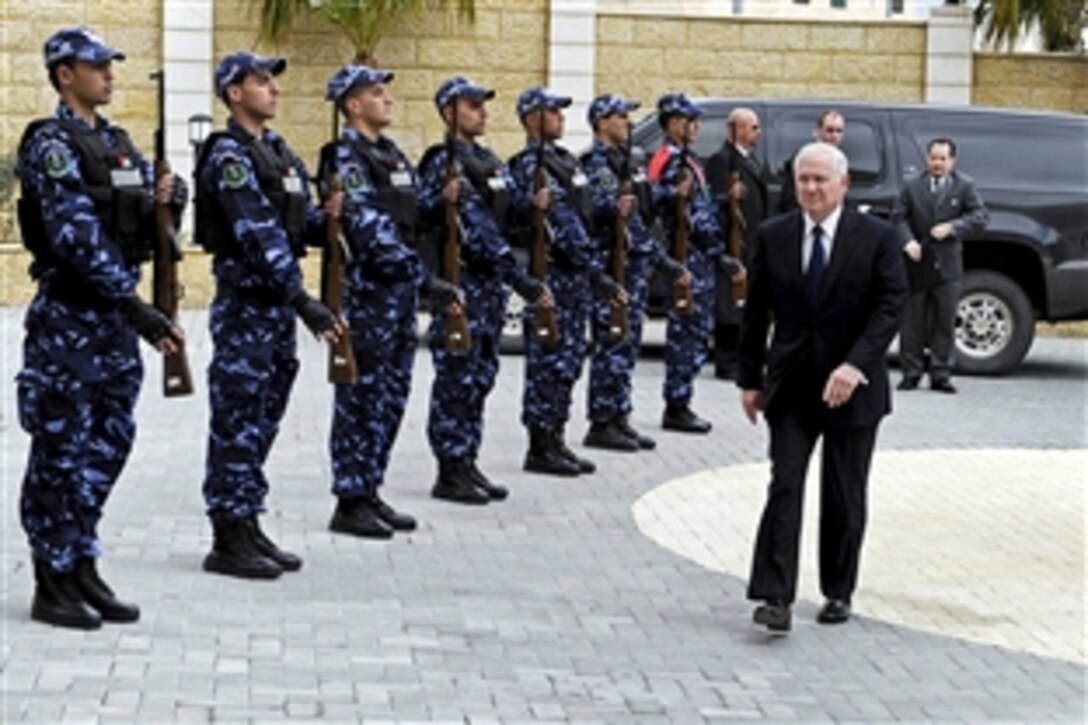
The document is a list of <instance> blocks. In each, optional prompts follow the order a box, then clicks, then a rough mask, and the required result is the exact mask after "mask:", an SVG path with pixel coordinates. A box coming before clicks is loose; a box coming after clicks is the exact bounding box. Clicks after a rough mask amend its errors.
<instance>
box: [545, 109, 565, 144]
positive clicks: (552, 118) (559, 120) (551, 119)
mask: <svg viewBox="0 0 1088 725" xmlns="http://www.w3.org/2000/svg"><path fill="white" fill-rule="evenodd" d="M564 123H566V118H565V117H564V116H563V111H561V110H560V109H558V108H549V109H547V110H546V111H544V138H545V139H547V140H548V141H554V140H556V139H558V138H562V137H563V124H564Z"/></svg>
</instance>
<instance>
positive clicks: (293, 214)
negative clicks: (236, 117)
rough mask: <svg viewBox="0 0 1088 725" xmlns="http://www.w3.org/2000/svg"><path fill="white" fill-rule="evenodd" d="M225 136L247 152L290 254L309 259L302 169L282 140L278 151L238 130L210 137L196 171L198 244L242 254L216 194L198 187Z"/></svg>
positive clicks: (216, 251) (227, 253)
mask: <svg viewBox="0 0 1088 725" xmlns="http://www.w3.org/2000/svg"><path fill="white" fill-rule="evenodd" d="M223 137H228V138H232V139H234V140H236V141H238V142H239V143H240V144H241V145H242V146H243V148H245V149H246V152H247V154H248V155H249V159H250V161H251V162H252V164H253V169H254V172H255V173H256V175H257V185H258V186H259V187H260V188H261V191H262V192H263V193H264V195H265V196H267V197H268V201H269V203H271V204H272V207H273V208H274V209H275V210H276V213H277V214H278V215H279V218H280V223H281V224H282V225H283V230H284V232H285V233H286V234H287V240H288V242H289V244H290V245H291V251H292V252H293V253H294V255H295V256H296V257H304V256H306V201H307V199H308V198H309V195H308V190H307V189H306V185H305V181H304V180H303V176H302V173H301V170H300V169H298V168H296V166H295V161H294V159H293V158H292V156H291V154H290V153H289V152H288V151H287V146H286V144H284V143H283V142H282V141H281V142H280V143H279V144H277V145H278V146H279V148H276V147H275V146H273V145H270V144H267V143H265V142H264V141H262V140H261V139H258V138H254V137H253V136H251V135H249V134H248V133H245V132H244V131H239V130H235V129H228V130H226V131H217V132H215V133H213V134H212V135H210V136H209V137H208V139H207V140H206V141H205V142H204V147H203V150H202V151H201V154H200V158H199V159H198V160H197V165H196V170H195V171H194V172H193V174H194V176H195V177H196V179H197V184H198V193H197V195H196V233H195V235H194V236H195V237H196V240H197V242H198V243H199V244H200V246H202V247H203V248H204V249H205V250H207V251H208V252H210V253H212V254H219V255H224V256H238V255H240V254H241V247H240V246H239V244H238V240H237V239H236V238H235V236H234V231H233V230H232V228H231V223H230V222H229V221H228V220H227V218H226V215H225V214H224V213H223V209H222V207H220V206H219V202H218V200H217V199H216V197H215V195H214V194H208V193H207V190H206V189H202V188H200V187H199V182H200V179H201V178H202V176H203V173H204V167H205V165H206V164H207V163H208V159H209V158H211V152H212V150H213V149H214V148H215V144H216V142H217V141H218V140H219V139H221V138H223ZM209 197H211V198H209Z"/></svg>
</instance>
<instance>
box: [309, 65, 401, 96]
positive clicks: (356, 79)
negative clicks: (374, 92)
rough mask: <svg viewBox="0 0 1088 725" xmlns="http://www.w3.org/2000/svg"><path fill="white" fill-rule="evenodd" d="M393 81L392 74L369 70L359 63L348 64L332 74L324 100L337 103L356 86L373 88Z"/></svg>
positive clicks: (375, 69) (326, 87) (374, 69)
mask: <svg viewBox="0 0 1088 725" xmlns="http://www.w3.org/2000/svg"><path fill="white" fill-rule="evenodd" d="M391 80H393V72H392V71H387V70H380V69H378V68H371V67H370V66H367V65H362V64H360V63H348V64H347V65H346V66H344V67H343V68H341V69H340V70H338V71H336V72H335V73H333V74H332V77H331V78H329V82H328V84H327V85H326V86H325V100H327V101H339V100H340V99H341V98H343V97H344V96H345V95H347V93H348V92H349V91H350V90H351V89H353V88H356V87H358V86H374V85H377V84H379V83H388V82H389V81H391Z"/></svg>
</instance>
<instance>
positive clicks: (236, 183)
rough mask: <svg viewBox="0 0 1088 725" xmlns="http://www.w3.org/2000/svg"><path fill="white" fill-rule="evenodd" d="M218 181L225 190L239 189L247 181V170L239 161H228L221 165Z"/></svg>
mask: <svg viewBox="0 0 1088 725" xmlns="http://www.w3.org/2000/svg"><path fill="white" fill-rule="evenodd" d="M219 180H220V181H221V182H222V183H223V186H224V187H225V188H227V189H241V188H242V187H243V186H245V184H246V182H247V181H248V180H249V170H248V169H246V167H245V165H244V164H242V162H241V161H237V160H233V159H232V160H228V161H227V162H226V163H224V164H223V170H222V172H221V173H220V177H219Z"/></svg>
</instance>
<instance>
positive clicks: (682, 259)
mask: <svg viewBox="0 0 1088 725" xmlns="http://www.w3.org/2000/svg"><path fill="white" fill-rule="evenodd" d="M688 123H689V124H690V121H689V122H688ZM689 176H690V172H689V171H688V127H687V126H686V125H685V127H684V140H683V143H682V145H681V146H680V170H679V172H678V173H677V176H676V185H677V188H679V187H680V186H681V185H682V184H683V183H684V182H685V181H687V180H688V177H689ZM689 202H690V199H689V198H688V197H687V196H686V195H681V194H680V193H677V194H676V230H675V232H674V236H673V242H672V256H673V258H674V259H675V260H676V261H677V262H679V263H680V264H682V265H684V266H685V267H687V266H688V237H689V236H690V234H691V211H690V209H689V208H688V204H689ZM673 310H674V311H675V312H677V313H678V314H681V315H690V314H692V313H693V312H695V300H694V299H693V298H692V296H691V285H690V284H686V283H684V282H681V281H680V280H677V281H676V284H675V285H674V286H673Z"/></svg>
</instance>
